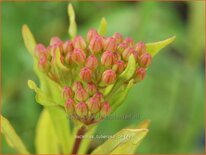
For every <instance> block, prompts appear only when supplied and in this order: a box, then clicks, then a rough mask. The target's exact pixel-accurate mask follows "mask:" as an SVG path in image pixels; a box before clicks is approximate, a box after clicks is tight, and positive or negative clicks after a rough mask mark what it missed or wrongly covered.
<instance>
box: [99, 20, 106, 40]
mask: <svg viewBox="0 0 206 155" xmlns="http://www.w3.org/2000/svg"><path fill="white" fill-rule="evenodd" d="M98 33H99V34H100V35H101V36H105V35H106V33H107V21H106V19H105V18H104V17H103V18H102V19H101V22H100V25H99V29H98Z"/></svg>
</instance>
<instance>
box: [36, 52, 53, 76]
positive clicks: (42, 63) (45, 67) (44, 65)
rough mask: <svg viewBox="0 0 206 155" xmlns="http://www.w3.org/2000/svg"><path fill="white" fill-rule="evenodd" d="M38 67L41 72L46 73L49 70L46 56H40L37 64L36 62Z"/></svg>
mask: <svg viewBox="0 0 206 155" xmlns="http://www.w3.org/2000/svg"><path fill="white" fill-rule="evenodd" d="M38 67H39V69H40V70H41V71H43V72H47V71H48V70H49V67H50V64H49V62H48V60H47V57H46V55H40V57H39V62H38Z"/></svg>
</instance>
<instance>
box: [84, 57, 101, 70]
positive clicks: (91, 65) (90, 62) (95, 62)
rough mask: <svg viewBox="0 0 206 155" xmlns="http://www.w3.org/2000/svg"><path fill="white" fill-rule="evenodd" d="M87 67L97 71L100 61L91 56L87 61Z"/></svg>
mask: <svg viewBox="0 0 206 155" xmlns="http://www.w3.org/2000/svg"><path fill="white" fill-rule="evenodd" d="M85 66H86V67H88V68H90V69H91V70H95V69H96V68H97V66H98V60H97V58H96V56H94V55H90V56H89V57H88V58H87V60H86V64H85Z"/></svg>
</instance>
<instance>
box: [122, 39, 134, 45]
mask: <svg viewBox="0 0 206 155" xmlns="http://www.w3.org/2000/svg"><path fill="white" fill-rule="evenodd" d="M123 42H124V43H126V44H127V45H128V46H134V40H133V39H132V38H129V37H127V38H126V39H125V40H124V41H123Z"/></svg>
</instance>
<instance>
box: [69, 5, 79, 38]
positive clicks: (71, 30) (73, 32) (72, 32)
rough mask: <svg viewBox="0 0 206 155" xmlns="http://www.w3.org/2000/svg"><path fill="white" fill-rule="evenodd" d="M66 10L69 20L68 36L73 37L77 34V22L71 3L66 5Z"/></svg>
mask: <svg viewBox="0 0 206 155" xmlns="http://www.w3.org/2000/svg"><path fill="white" fill-rule="evenodd" d="M67 12H68V16H69V21H70V25H69V30H68V32H69V35H70V37H71V38H72V39H73V38H74V37H75V36H76V34H77V24H76V21H75V12H74V9H73V6H72V4H71V3H70V4H69V5H68V7H67Z"/></svg>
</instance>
